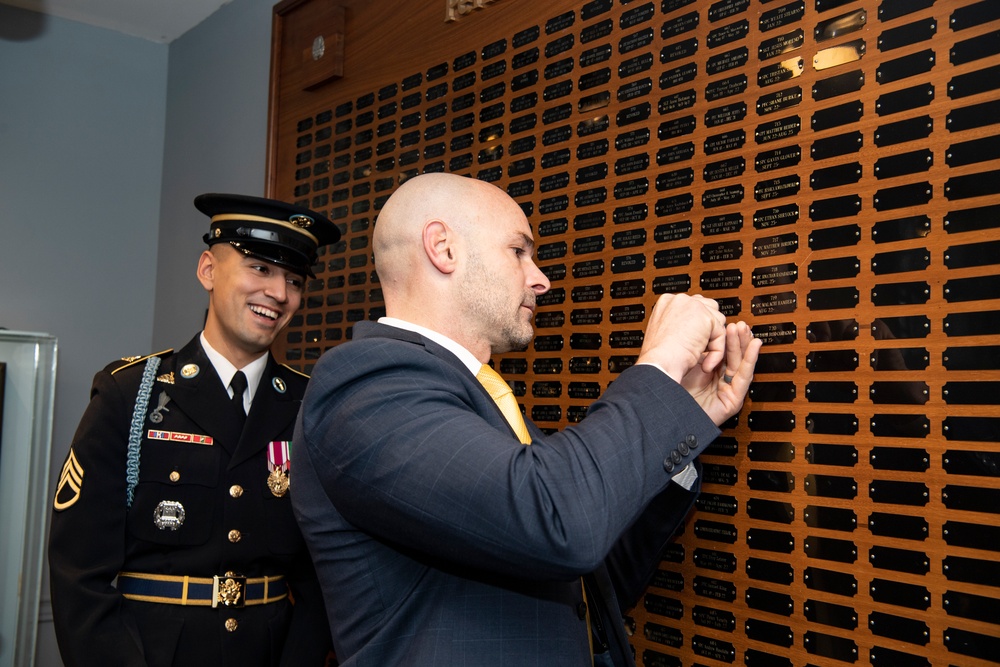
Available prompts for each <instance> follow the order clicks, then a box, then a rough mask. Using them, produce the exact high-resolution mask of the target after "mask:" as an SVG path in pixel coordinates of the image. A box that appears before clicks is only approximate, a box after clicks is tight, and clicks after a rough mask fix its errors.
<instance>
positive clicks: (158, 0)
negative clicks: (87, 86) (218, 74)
mask: <svg viewBox="0 0 1000 667" xmlns="http://www.w3.org/2000/svg"><path fill="white" fill-rule="evenodd" d="M230 1H231V0H0V4H6V5H11V6H14V7H20V8H22V9H30V10H31V11H35V12H39V13H40V14H46V15H50V16H58V17H59V18H64V19H69V20H71V21H77V22H79V23H86V24H87V25H92V26H97V27H99V28H107V29H109V30H114V31H116V32H121V33H124V34H126V35H132V36H134V37H141V38H143V39H148V40H150V41H153V42H160V43H164V44H169V43H170V42H172V41H173V40H175V39H177V38H178V37H180V36H181V35H183V34H184V33H185V32H187V31H188V30H190V29H191V28H193V27H195V26H196V25H198V24H199V23H201V22H202V21H204V20H205V19H206V18H208V17H209V16H211V15H212V14H213V13H215V11H216V10H217V9H219V8H220V7H222V6H223V5H225V4H228V3H229V2H230Z"/></svg>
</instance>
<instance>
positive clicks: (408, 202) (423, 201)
mask: <svg viewBox="0 0 1000 667" xmlns="http://www.w3.org/2000/svg"><path fill="white" fill-rule="evenodd" d="M515 209H516V212H513V211H514V210H515ZM512 212H513V214H514V215H518V214H519V215H520V216H521V217H522V218H523V217H524V216H523V213H521V210H520V207H518V206H517V204H516V203H515V202H514V200H512V199H511V198H510V197H508V196H507V193H505V192H504V191H503V190H501V189H499V188H497V187H496V186H494V185H491V184H489V183H485V182H483V181H479V180H476V179H472V178H468V177H465V176H457V175H455V174H439V173H431V174H422V175H420V176H415V177H413V178H411V179H409V180H408V181H406V182H405V183H403V184H402V185H401V186H399V188H397V189H396V191H395V192H394V193H393V194H392V196H391V197H389V199H388V201H386V203H385V205H384V206H383V207H382V210H381V212H380V213H379V216H378V222H377V224H376V225H375V232H374V235H373V237H372V251H373V252H374V255H375V266H376V268H377V269H378V272H379V277H380V278H381V279H382V280H383V282H384V281H385V280H386V279H387V278H388V279H389V280H390V282H391V279H392V277H393V276H395V275H396V274H397V273H398V272H399V271H400V270H401V269H405V270H406V273H407V274H409V273H410V272H412V270H413V269H414V268H415V267H414V266H413V265H412V259H413V258H412V257H411V258H409V259H410V260H411V261H401V260H404V256H406V255H410V254H417V251H419V250H420V247H419V246H420V243H419V239H420V235H421V231H422V229H423V227H424V225H425V224H426V223H428V222H430V221H432V220H439V221H441V222H443V223H444V224H446V225H448V226H449V227H450V228H452V229H453V230H454V231H455V232H456V233H459V234H467V233H469V232H470V231H471V232H475V231H476V228H477V227H479V226H480V223H482V222H483V221H484V219H485V220H488V219H489V218H491V217H494V216H497V215H510V214H511V213H512ZM405 277H412V276H409V275H406V276H405Z"/></svg>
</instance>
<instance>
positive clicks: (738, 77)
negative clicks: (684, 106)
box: [705, 74, 747, 102]
mask: <svg viewBox="0 0 1000 667" xmlns="http://www.w3.org/2000/svg"><path fill="white" fill-rule="evenodd" d="M746 89H747V76H746V74H735V75H733V76H730V77H726V78H725V79H719V80H717V81H712V82H711V83H709V84H708V85H707V86H705V99H707V100H708V101H709V102H714V101H715V100H720V99H723V98H725V97H732V96H733V95H739V94H740V93H742V92H744V91H745V90H746Z"/></svg>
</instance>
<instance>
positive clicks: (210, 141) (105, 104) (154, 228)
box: [0, 0, 273, 667]
mask: <svg viewBox="0 0 1000 667" xmlns="http://www.w3.org/2000/svg"><path fill="white" fill-rule="evenodd" d="M272 4H273V2H271V0H234V1H233V2H232V3H230V4H228V5H225V6H224V7H223V8H222V9H220V10H219V11H218V12H216V13H215V14H213V15H212V16H211V17H209V18H208V19H207V20H206V21H205V22H203V23H202V24H201V25H199V26H197V27H196V28H194V29H192V30H191V31H189V32H188V33H186V34H185V35H183V36H182V37H181V38H179V39H177V40H175V41H174V42H172V43H171V44H170V45H165V44H157V43H153V42H149V41H146V40H142V39H138V38H134V37H128V36H125V35H122V34H119V33H115V32H112V31H108V30H103V29H100V28H94V27H90V26H86V25H83V24H80V23H76V22H73V21H67V20H63V19H58V18H53V17H46V16H42V15H40V14H36V13H34V12H28V11H24V10H20V9H15V8H11V7H9V6H6V5H0V327H6V328H8V329H14V330H21V331H37V332H45V333H50V334H53V335H55V336H57V337H58V340H59V360H58V365H59V368H58V378H57V383H56V405H55V424H54V431H53V433H54V434H53V438H54V442H53V447H52V472H51V476H50V479H51V481H50V484H54V481H55V479H56V476H57V473H58V470H59V469H60V468H61V466H62V461H63V457H64V456H65V454H66V452H67V450H68V448H69V443H70V440H71V439H72V436H73V432H74V430H75V429H76V424H77V422H78V421H79V419H80V415H81V414H82V413H83V410H84V408H85V407H86V403H87V399H88V393H89V388H90V381H91V378H92V377H93V374H94V372H96V371H97V370H98V369H99V368H100V367H102V366H103V365H104V364H106V363H107V362H109V361H111V360H112V359H116V358H118V357H121V356H125V355H130V354H143V353H147V352H151V351H154V350H159V349H163V348H166V347H178V346H180V345H182V344H184V343H185V342H187V341H188V339H190V338H191V336H193V335H194V334H195V333H196V332H197V331H198V330H199V328H200V327H201V323H202V321H203V318H204V313H205V307H206V304H207V299H206V298H205V296H204V293H203V292H202V290H201V287H200V285H199V284H198V283H197V281H196V280H195V278H194V270H195V265H196V262H197V257H198V254H199V253H200V252H201V250H202V248H204V245H203V244H202V242H201V235H202V234H203V233H204V231H205V230H206V229H207V220H206V219H205V218H204V216H202V215H201V214H200V213H198V212H197V211H196V210H195V209H194V208H193V206H192V205H191V200H192V199H193V198H194V197H195V195H197V194H199V193H201V192H208V191H222V192H226V191H228V192H241V193H245V194H257V195H262V194H263V189H264V164H265V151H266V122H267V90H268V76H269V58H270V31H271V11H272ZM52 488H53V489H54V486H53V487H52ZM38 520H39V521H45V520H47V519H46V517H38ZM47 576H48V575H47V572H46V574H45V577H46V578H47ZM49 609H50V605H49V599H48V586H47V583H44V584H43V591H42V610H41V613H40V625H39V634H38V649H37V659H36V664H37V665H39V667H57V666H59V665H61V664H62V663H61V661H60V659H59V657H58V652H57V650H56V648H55V639H54V636H53V634H52V625H51V612H50V611H49Z"/></svg>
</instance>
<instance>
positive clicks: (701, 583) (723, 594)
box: [693, 524, 736, 602]
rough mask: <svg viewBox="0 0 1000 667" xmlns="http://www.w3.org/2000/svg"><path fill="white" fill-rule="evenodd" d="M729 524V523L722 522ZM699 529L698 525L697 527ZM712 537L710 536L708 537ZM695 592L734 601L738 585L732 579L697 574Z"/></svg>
mask: <svg viewBox="0 0 1000 667" xmlns="http://www.w3.org/2000/svg"><path fill="white" fill-rule="evenodd" d="M720 525H727V524H720ZM696 530H697V527H696ZM706 539H710V538H706ZM693 588H694V593H695V595H699V596H701V597H706V598H712V599H714V600H722V601H725V602H732V601H733V600H735V599H736V585H735V584H733V583H732V582H731V581H724V580H722V579H714V578H712V577H704V576H696V577H695V578H694V586H693Z"/></svg>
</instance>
